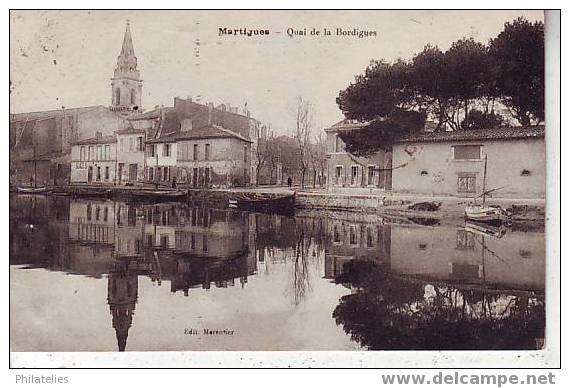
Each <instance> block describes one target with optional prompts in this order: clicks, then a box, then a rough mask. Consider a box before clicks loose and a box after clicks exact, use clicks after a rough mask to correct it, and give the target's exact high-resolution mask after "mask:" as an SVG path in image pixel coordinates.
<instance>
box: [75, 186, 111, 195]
mask: <svg viewBox="0 0 570 388" xmlns="http://www.w3.org/2000/svg"><path fill="white" fill-rule="evenodd" d="M67 192H68V193H69V194H70V195H73V196H77V197H90V198H110V197H111V195H112V194H113V190H111V189H108V188H105V187H69V188H68V189H67Z"/></svg>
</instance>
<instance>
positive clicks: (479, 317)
mask: <svg viewBox="0 0 570 388" xmlns="http://www.w3.org/2000/svg"><path fill="white" fill-rule="evenodd" d="M335 282H337V283H342V284H345V285H347V286H350V288H352V289H354V290H355V291H354V293H352V294H350V295H346V296H344V297H342V298H341V300H340V303H339V305H338V306H337V307H336V309H335V310H334V312H333V317H334V318H335V320H336V323H337V324H339V325H342V326H343V328H344V330H345V331H346V332H347V333H348V334H349V335H350V336H351V338H352V339H353V340H354V341H357V342H358V343H360V344H361V345H362V346H364V347H367V348H369V349H371V350H384V349H392V350H409V349H417V350H460V349H489V350H491V349H503V350H506V349H536V348H537V343H540V341H541V340H542V339H543V338H544V321H545V312H544V303H543V301H542V300H540V299H538V298H537V297H535V296H532V295H529V296H515V295H508V294H505V293H498V292H494V291H492V290H478V289H468V290H463V289H461V290H460V289H459V288H458V287H459V286H451V285H443V286H441V285H432V284H429V283H427V282H421V281H417V280H415V279H411V278H405V277H401V276H397V275H394V274H391V273H390V272H389V271H388V269H387V268H386V267H385V266H379V265H375V264H374V263H372V262H365V261H351V262H349V263H347V264H346V265H345V267H344V272H343V273H342V274H341V275H339V276H338V277H337V278H336V279H335Z"/></svg>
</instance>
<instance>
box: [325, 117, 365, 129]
mask: <svg viewBox="0 0 570 388" xmlns="http://www.w3.org/2000/svg"><path fill="white" fill-rule="evenodd" d="M367 124H368V122H362V121H357V120H349V119H344V120H341V121H339V122H338V123H336V124H333V125H331V126H330V127H329V128H325V131H341V130H347V129H359V128H362V127H364V126H365V125H367Z"/></svg>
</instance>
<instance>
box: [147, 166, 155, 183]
mask: <svg viewBox="0 0 570 388" xmlns="http://www.w3.org/2000/svg"><path fill="white" fill-rule="evenodd" d="M148 180H149V181H152V180H154V168H152V167H149V169H148Z"/></svg>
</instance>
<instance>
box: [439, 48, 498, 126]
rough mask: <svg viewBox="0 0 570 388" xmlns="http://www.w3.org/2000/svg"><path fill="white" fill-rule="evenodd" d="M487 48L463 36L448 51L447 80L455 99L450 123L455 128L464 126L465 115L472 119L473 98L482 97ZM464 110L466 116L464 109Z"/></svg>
mask: <svg viewBox="0 0 570 388" xmlns="http://www.w3.org/2000/svg"><path fill="white" fill-rule="evenodd" d="M486 55H487V52H486V48H485V46H484V45H483V44H482V43H479V42H475V40H473V38H470V39H466V38H463V39H461V40H458V41H456V42H454V43H453V44H452V45H451V48H450V49H449V50H447V51H446V52H445V57H444V58H445V60H444V62H445V68H446V71H447V72H448V74H450V75H452V77H449V80H448V82H447V85H446V86H447V90H446V92H447V93H448V96H449V97H451V101H452V106H453V108H454V109H453V110H452V115H451V116H449V115H447V117H446V118H447V120H446V122H447V123H448V124H450V125H451V127H452V128H453V129H461V117H463V118H468V116H469V106H470V103H471V101H472V100H474V99H476V98H479V97H481V96H482V92H483V90H484V88H483V83H484V81H485V76H484V74H486V73H487V72H488V69H487V65H488V64H489V63H488V62H487V60H486ZM461 109H463V116H461V115H460V111H461Z"/></svg>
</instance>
